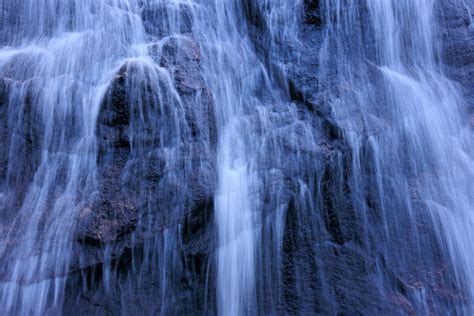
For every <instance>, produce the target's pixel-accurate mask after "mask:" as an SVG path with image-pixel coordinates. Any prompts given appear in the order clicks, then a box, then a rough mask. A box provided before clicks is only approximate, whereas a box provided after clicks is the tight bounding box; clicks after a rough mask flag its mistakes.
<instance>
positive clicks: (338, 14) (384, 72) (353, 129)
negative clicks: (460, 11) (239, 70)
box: [321, 0, 474, 314]
mask: <svg viewBox="0 0 474 316" xmlns="http://www.w3.org/2000/svg"><path fill="white" fill-rule="evenodd" d="M434 6H435V1H432V0H421V1H408V0H407V1H405V0H400V1H391V0H386V1H376V0H373V1H371V0H369V1H367V3H366V4H365V5H364V6H358V5H356V4H355V3H351V2H348V1H326V2H325V8H326V14H327V17H326V20H327V21H328V26H327V28H326V31H325V32H326V35H325V43H324V44H323V45H324V48H323V49H322V51H321V58H322V60H323V62H324V63H325V64H326V65H328V67H323V75H322V76H323V77H324V76H330V75H332V74H334V73H335V76H336V77H337V80H336V81H335V82H331V83H328V85H331V88H329V89H327V93H326V94H327V98H328V102H330V103H331V104H332V110H333V114H334V116H335V117H336V119H337V120H338V121H339V122H340V125H341V126H343V127H344V128H343V129H344V134H345V137H346V138H347V140H348V142H349V144H350V146H351V148H352V151H353V161H352V165H353V166H352V168H353V172H354V174H353V179H352V183H353V185H354V188H355V189H356V191H359V192H356V193H355V196H354V199H355V200H358V203H361V205H362V208H364V209H365V210H364V213H365V214H364V215H363V216H364V217H365V219H364V221H366V223H367V224H369V223H370V221H371V220H370V219H369V218H370V217H371V216H373V215H372V214H370V212H371V211H370V210H369V209H368V207H367V205H364V204H365V202H364V201H363V200H362V199H363V195H364V192H362V191H360V190H362V188H364V187H365V186H366V185H368V186H369V187H370V183H367V181H368V180H367V179H368V177H371V176H373V177H374V178H373V180H372V181H373V188H369V190H374V195H375V196H376V200H377V201H378V202H377V203H378V207H377V210H376V211H377V212H378V214H377V215H376V216H377V217H379V218H380V221H381V224H382V225H383V229H384V231H385V233H384V235H385V236H384V237H385V238H386V239H385V240H380V241H379V243H380V244H383V247H384V248H385V249H384V252H385V260H387V261H389V262H397V261H398V262H399V263H400V264H401V266H402V267H399V268H402V269H403V270H404V271H410V270H411V269H412V267H409V266H407V264H408V265H409V263H407V262H403V261H404V260H406V258H407V256H406V254H402V253H397V252H398V251H400V250H402V251H404V249H407V248H405V247H411V246H408V245H404V246H402V247H401V249H396V248H397V247H398V246H395V244H398V243H399V240H398V239H399V238H406V240H408V239H410V237H409V236H410V234H414V239H415V243H416V245H415V249H416V248H418V247H419V248H418V251H419V252H420V255H421V256H423V258H422V261H424V262H425V264H426V266H425V267H426V268H427V269H426V271H425V273H426V272H427V270H429V268H428V267H429V266H430V265H432V264H433V263H434V262H435V261H436V258H434V257H430V256H432V254H431V253H430V250H428V249H429V248H428V249H427V248H424V247H425V245H426V242H425V241H423V238H424V236H423V233H422V231H423V228H422V227H421V226H422V225H423V224H421V223H422V222H425V221H428V223H429V225H434V226H435V227H436V231H437V236H436V237H437V238H438V239H439V241H440V243H441V244H442V245H443V248H444V249H439V250H435V252H447V253H449V257H450V259H451V264H452V265H453V267H454V268H455V271H456V282H457V284H458V285H460V286H462V284H469V288H468V290H469V291H468V292H467V293H466V295H467V296H468V297H472V294H473V293H472V284H473V279H472V266H473V262H472V258H473V255H472V254H473V250H474V249H473V247H472V244H471V243H470V240H472V238H473V235H472V229H471V228H472V223H473V219H474V217H473V216H474V213H473V210H474V199H473V197H474V195H473V193H474V191H473V190H474V169H473V166H474V164H473V162H474V160H473V159H474V152H473V150H472V148H473V146H472V144H473V143H472V140H473V134H472V129H471V128H470V127H469V125H467V123H468V122H467V121H466V120H465V117H466V116H465V115H466V114H465V111H466V105H465V104H464V103H463V102H464V101H463V98H462V97H461V95H460V94H459V92H458V91H457V89H456V87H455V86H454V84H453V82H451V81H450V80H449V79H447V78H446V76H445V75H444V72H443V65H442V62H441V60H442V58H441V56H440V50H441V47H440V46H439V44H440V42H439V39H438V37H437V35H436V31H437V27H438V26H437V23H436V21H435V15H434ZM330 67H334V68H332V69H330ZM328 80H329V79H328ZM367 151H368V152H367ZM368 164H371V165H372V167H370V168H367V165H368ZM370 169H372V170H370ZM371 173H373V175H371ZM369 181H370V180H369ZM404 212H406V214H407V216H408V218H410V219H411V223H410V224H409V227H408V228H407V227H404V226H405V225H404V224H403V223H402V218H403V217H404V216H405V215H403V213H404ZM393 221H395V223H394V222H393ZM397 223H398V225H399V227H397ZM418 223H420V224H418ZM401 227H403V228H401ZM404 236H405V237H404ZM367 237H368V236H367ZM368 238H369V237H368ZM366 242H368V240H367V241H366ZM401 243H402V244H403V243H405V241H401ZM430 243H431V244H432V242H430ZM388 258H389V259H388ZM404 265H405V266H404ZM403 266H404V267H403ZM379 278H380V279H383V276H379ZM417 300H419V302H418V307H417V310H418V312H419V313H425V312H426V310H427V309H428V310H429V308H430V307H429V304H430V303H429V302H427V301H426V298H424V297H419V298H418V299H417ZM431 304H432V303H431ZM435 308H436V307H435ZM467 308H468V310H464V311H463V312H462V311H458V313H466V314H469V313H470V312H469V311H470V310H471V308H472V305H471V304H469V306H468V307H467Z"/></svg>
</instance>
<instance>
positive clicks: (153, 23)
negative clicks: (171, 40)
mask: <svg viewBox="0 0 474 316" xmlns="http://www.w3.org/2000/svg"><path fill="white" fill-rule="evenodd" d="M141 17H142V19H143V26H144V27H145V32H146V33H147V34H148V35H149V36H151V37H154V38H161V37H164V36H169V35H172V32H175V31H176V30H178V31H179V32H180V33H190V32H191V31H192V26H193V15H192V11H191V7H190V6H189V5H188V4H186V3H173V2H165V3H158V4H149V3H147V4H145V5H144V6H143V7H142V10H141Z"/></svg>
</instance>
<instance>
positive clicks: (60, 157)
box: [0, 0, 143, 314]
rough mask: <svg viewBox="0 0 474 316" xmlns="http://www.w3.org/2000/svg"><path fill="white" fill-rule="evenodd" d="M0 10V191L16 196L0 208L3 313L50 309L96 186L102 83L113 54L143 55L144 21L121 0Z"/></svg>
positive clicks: (60, 292)
mask: <svg viewBox="0 0 474 316" xmlns="http://www.w3.org/2000/svg"><path fill="white" fill-rule="evenodd" d="M135 6H136V4H135ZM0 7H1V8H2V10H3V11H2V17H5V18H2V44H4V46H3V47H2V49H1V50H0V65H1V66H0V73H1V74H2V76H1V77H2V81H3V82H2V83H3V84H4V85H5V86H6V90H7V103H8V115H9V120H8V128H9V130H10V131H12V134H11V136H10V137H11V139H10V142H9V144H10V146H9V152H8V157H9V159H8V162H7V163H8V165H9V168H8V171H7V175H6V181H8V183H7V185H6V186H5V187H4V188H5V189H4V192H5V194H6V195H8V194H13V195H14V198H11V199H5V200H4V201H7V202H8V203H7V204H4V205H2V208H3V209H5V210H7V211H5V212H11V213H10V214H8V213H7V214H6V216H7V217H8V218H10V222H8V226H9V228H8V229H6V230H5V231H4V233H3V237H2V238H3V240H4V243H3V245H2V249H1V250H2V257H3V259H2V261H3V263H2V266H3V268H2V280H3V281H2V283H1V290H0V292H1V294H0V298H1V305H2V311H3V312H4V313H7V314H30V313H38V314H41V313H45V312H58V311H60V310H61V309H62V301H63V299H64V285H65V282H66V278H67V274H68V269H69V261H70V258H71V256H72V254H71V247H72V238H73V233H74V230H75V223H76V220H77V216H78V214H79V212H80V211H81V210H82V209H83V208H85V207H86V206H87V205H89V204H91V203H92V202H93V200H94V198H95V196H96V192H97V191H96V190H97V187H96V179H95V175H96V156H97V155H96V150H97V144H96V139H95V136H94V131H95V122H96V117H97V113H98V109H99V106H100V102H101V99H102V94H103V91H104V88H103V87H104V86H105V85H107V84H108V82H109V80H110V78H111V77H112V76H113V75H114V73H115V71H116V69H115V68H116V67H117V66H118V62H119V61H120V60H121V59H124V58H128V57H132V56H137V55H139V54H140V53H141V52H140V51H139V50H137V49H135V48H134V47H132V45H133V44H137V43H140V42H141V41H142V40H143V27H142V25H141V22H140V20H139V19H137V18H136V15H134V13H133V12H134V10H136V8H135V7H134V4H133V3H130V2H128V1H81V2H71V1H60V0H54V1H52V0H45V1H27V0H24V1H8V0H5V1H2V2H1V3H0ZM18 111H22V112H23V113H21V114H20V115H19V114H18ZM17 131H20V133H17ZM29 131H34V132H33V133H31V132H29ZM18 167H21V168H18ZM25 170H27V171H28V172H30V174H28V175H21V174H22V173H23V172H24V171H25ZM25 178H26V179H25ZM15 179H16V181H15ZM18 179H21V181H22V183H19V182H18V181H19V180H18ZM8 185H11V187H9V186H8ZM15 199H19V201H18V200H17V202H16V203H15V202H14V201H15ZM12 213H13V214H12Z"/></svg>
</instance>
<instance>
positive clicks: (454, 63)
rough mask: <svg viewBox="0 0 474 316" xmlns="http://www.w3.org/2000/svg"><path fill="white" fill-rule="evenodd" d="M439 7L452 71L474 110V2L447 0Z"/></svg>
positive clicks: (451, 75) (447, 57)
mask: <svg viewBox="0 0 474 316" xmlns="http://www.w3.org/2000/svg"><path fill="white" fill-rule="evenodd" d="M437 9H438V11H437V12H438V16H439V20H440V22H441V30H440V32H441V36H442V40H443V41H442V42H443V50H442V55H443V59H444V61H445V63H446V65H447V67H448V69H447V70H448V74H449V76H450V77H451V78H452V79H454V80H455V81H457V82H458V83H459V84H460V86H461V90H462V92H463V94H464V96H465V97H466V99H467V101H468V105H469V109H470V112H471V113H474V89H473V88H472V87H474V3H473V2H472V1H448V0H443V1H440V2H439V3H438V4H437Z"/></svg>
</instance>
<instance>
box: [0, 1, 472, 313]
mask: <svg viewBox="0 0 474 316" xmlns="http://www.w3.org/2000/svg"><path fill="white" fill-rule="evenodd" d="M414 1H416V0H414ZM138 2H139V3H140V10H139V13H140V19H142V21H143V28H144V31H145V34H146V49H147V55H146V56H144V57H143V56H141V57H137V58H130V59H127V60H125V61H124V62H123V64H122V65H121V67H119V69H118V70H117V72H116V74H115V76H114V77H113V78H112V80H110V82H109V83H108V86H107V88H106V89H105V92H104V95H103V98H102V101H101V105H100V109H99V111H98V114H97V123H96V129H95V131H94V136H95V137H96V142H97V143H96V150H97V169H96V171H95V174H94V175H93V176H94V177H95V179H96V184H97V192H95V193H94V196H93V197H92V198H91V199H90V200H91V201H92V202H91V203H89V204H88V205H83V206H82V208H81V210H80V211H79V213H78V218H77V225H76V226H75V233H74V240H73V246H72V248H73V253H74V256H73V258H72V259H71V264H70V271H69V275H68V277H67V283H66V292H65V293H66V294H65V302H64V313H65V314H68V315H69V314H70V315H88V314H91V315H95V314H97V315H116V314H137V315H154V314H170V315H174V314H185V315H186V314H189V315H195V314H215V313H216V312H217V302H216V293H215V291H216V290H215V288H216V287H215V284H216V278H217V271H216V260H217V259H216V257H217V251H218V244H217V227H216V224H215V214H214V212H215V210H214V207H215V205H214V197H215V196H216V194H220V192H218V191H217V183H218V175H217V170H216V169H217V153H216V151H217V147H218V141H219V137H218V135H219V133H218V131H219V122H218V120H217V117H218V115H217V111H219V106H220V105H219V104H215V98H214V94H215V93H216V91H212V88H211V87H210V86H209V83H208V82H207V81H206V74H205V71H204V70H203V56H202V51H201V49H202V45H203V41H205V40H208V39H207V38H202V37H201V38H199V36H197V34H196V33H197V32H196V31H195V29H194V27H195V22H196V21H195V19H196V14H197V13H196V11H197V10H199V8H196V7H194V6H193V5H190V4H188V3H187V2H186V3H184V2H183V3H177V2H176V1H163V3H160V4H154V5H151V4H148V3H147V2H146V1H138ZM287 2H288V1H287ZM289 2H291V1H289ZM294 2H297V1H294ZM275 3H280V2H279V1H278V0H275ZM341 5H342V6H345V5H349V4H347V1H342V2H341ZM240 6H241V7H242V8H243V10H244V12H242V13H243V17H242V18H243V19H245V21H242V29H241V30H238V31H239V32H245V36H243V37H245V38H246V37H249V38H250V40H249V43H251V45H252V46H253V47H252V48H251V49H252V52H254V53H255V56H256V60H257V61H258V62H255V65H256V68H258V67H263V68H265V74H266V75H268V77H266V78H260V79H259V80H260V81H259V80H255V81H257V82H272V84H274V85H275V87H274V88H275V89H276V90H278V93H275V94H276V95H278V98H275V97H274V96H270V95H269V94H270V93H269V92H268V89H267V90H266V89H265V86H264V84H261V86H262V87H263V88H261V87H260V86H258V87H256V88H255V90H259V89H260V88H261V90H259V91H257V92H255V95H256V96H258V97H259V98H260V99H259V102H261V104H259V106H258V111H257V110H256V111H253V112H252V111H250V110H248V109H247V108H245V109H246V110H248V111H244V112H245V113H244V115H245V117H246V121H245V122H246V123H247V124H248V125H249V130H251V131H252V132H253V133H254V134H253V135H258V136H259V138H261V141H257V140H255V139H252V138H251V137H248V138H246V140H247V141H248V142H249V143H253V142H254V143H255V147H256V149H255V152H256V155H255V157H254V158H253V159H254V160H255V165H256V166H257V169H258V170H257V171H256V173H257V174H258V177H259V179H260V181H261V183H260V186H259V187H258V188H257V189H256V190H257V191H258V194H259V197H260V201H259V203H260V204H259V206H261V209H262V212H261V214H260V213H259V214H258V219H257V222H258V224H259V228H258V229H256V230H258V235H259V236H265V237H264V238H261V240H262V242H261V245H259V246H258V247H257V249H256V250H255V252H256V257H257V258H258V260H257V262H256V263H255V265H256V273H255V274H256V290H255V296H256V302H257V305H258V306H255V307H254V309H253V312H254V313H255V314H304V315H306V314H308V315H310V314H323V315H325V314H341V315H346V314H348V315H352V314H382V313H386V314H390V315H391V314H419V313H423V312H426V311H429V312H432V313H436V312H437V311H438V310H441V311H458V310H457V307H458V306H464V305H466V304H467V300H468V299H469V298H468V297H467V294H466V289H464V288H462V287H461V286H459V284H458V282H457V280H456V276H455V274H454V269H453V267H452V266H451V263H450V262H447V261H446V258H445V257H443V254H444V253H445V252H446V250H445V249H442V247H443V245H442V243H440V241H439V240H438V235H437V232H436V231H435V228H434V227H433V226H432V222H431V219H430V218H429V217H430V214H428V213H427V211H426V209H425V207H423V205H421V204H422V202H421V201H418V200H417V194H418V192H417V190H418V189H419V188H418V182H419V181H421V180H420V179H416V178H413V179H410V183H407V184H406V189H407V190H408V191H409V193H408V194H409V195H410V198H411V200H412V202H413V205H414V209H413V210H411V211H412V212H413V213H415V214H416V216H414V217H410V216H412V215H411V214H408V210H407V211H405V209H406V208H407V207H406V206H405V205H403V203H402V202H401V199H398V196H397V192H396V190H395V189H393V191H390V192H386V194H387V195H392V196H393V203H392V204H391V205H388V206H386V207H387V208H388V209H391V210H400V211H399V212H393V213H391V214H388V215H386V214H384V213H383V212H381V211H380V210H381V209H382V206H381V205H380V204H381V203H382V202H381V201H380V200H379V199H378V194H379V193H380V192H378V190H380V188H379V183H380V182H383V184H387V183H389V182H390V179H379V178H378V177H377V170H375V169H376V168H377V166H376V159H375V158H374V149H373V148H372V147H371V146H372V143H371V142H372V141H373V137H374V135H378V134H380V131H382V130H386V129H390V128H391V125H390V124H391V122H390V119H389V117H388V115H387V114H386V113H380V115H372V116H370V117H369V119H367V117H366V116H362V115H361V113H358V110H357V108H356V107H355V106H354V109H352V108H350V109H349V110H348V111H347V112H348V113H346V116H345V117H344V118H342V119H341V118H340V117H339V118H337V119H336V117H335V114H334V109H333V108H332V107H331V105H330V104H329V103H330V102H333V104H334V102H335V100H336V101H337V100H339V98H340V99H343V98H344V97H347V95H345V93H347V94H349V93H351V87H342V86H341V84H340V82H339V81H337V76H338V68H337V66H338V65H336V63H335V62H334V59H333V58H331V56H329V57H328V56H322V54H321V52H322V51H323V48H324V47H323V46H324V45H330V44H328V43H325V42H324V31H325V26H326V25H325V23H326V24H327V23H328V19H336V18H335V17H334V16H332V15H331V14H332V13H331V12H327V11H326V10H328V8H327V7H326V4H325V1H320V0H305V1H303V3H301V7H299V9H300V11H301V12H300V13H301V14H300V15H298V16H296V17H295V19H296V21H297V23H298V24H297V28H295V29H294V30H292V31H294V34H293V33H291V34H290V36H292V35H294V37H296V38H297V40H292V41H290V40H288V38H285V36H288V34H286V35H281V37H279V36H280V35H279V34H277V33H276V32H275V29H274V25H273V24H272V20H271V19H272V18H274V16H271V14H270V13H269V12H268V1H266V0H242V1H241V2H239V7H240ZM360 6H361V8H360V10H359V11H360V12H359V13H360V16H359V17H358V18H359V19H360V20H357V22H358V23H360V25H359V24H358V26H360V28H361V29H363V28H365V27H369V26H368V25H367V24H368V23H369V22H367V21H365V22H364V19H365V18H366V17H365V15H364V14H366V9H367V8H365V5H364V4H361V5H360ZM438 6H439V8H438V11H437V12H438V15H439V20H440V22H441V23H440V25H441V29H440V30H437V31H439V33H440V36H441V37H442V38H443V41H442V44H443V47H441V48H440V49H441V50H442V57H443V58H444V60H445V62H446V66H447V69H446V71H447V73H448V74H449V76H450V77H451V78H452V79H453V80H455V81H456V82H457V83H458V84H459V86H460V89H461V90H460V91H462V92H463V94H464V97H465V98H466V100H467V102H468V103H469V109H470V111H471V112H470V115H471V118H470V119H471V122H472V124H473V125H474V23H473V16H472V15H473V13H474V2H472V1H449V0H442V1H440V3H439V5H438ZM282 7H284V6H282ZM0 10H3V8H1V7H0ZM342 10H344V8H343V9H342ZM2 14H3V15H5V14H4V13H2ZM2 14H0V17H1V16H2ZM223 18H225V17H223ZM277 21H279V20H278V19H277ZM280 22H281V21H280ZM0 29H1V26H0ZM367 37H370V35H367ZM363 40H364V43H366V44H367V45H366V47H365V49H366V50H367V56H369V57H371V58H372V57H373V58H374V59H375V54H376V52H375V47H374V46H373V41H374V39H373V38H364V39H363ZM1 41H2V36H1V35H0V44H1ZM275 43H276V44H275ZM225 44H226V43H222V45H225ZM245 44H246V43H245ZM352 44H353V43H352V42H351V43H349V44H348V45H349V46H350V45H352ZM242 45H244V44H242ZM350 48H353V47H350ZM323 61H324V62H327V63H326V64H325V65H324V67H325V69H322V68H323V67H322V65H321V64H322V63H323ZM370 62H371V61H370V60H369V63H370ZM12 67H13V66H12ZM367 69H368V70H367V72H368V74H367V77H364V78H363V79H374V80H378V79H380V78H379V77H377V76H380V75H379V74H378V71H376V70H375V67H371V66H369V67H367ZM251 75H252V74H249V75H248V77H251ZM12 76H13V75H11V74H9V73H6V74H2V77H0V134H1V135H5V138H6V139H8V140H9V141H8V142H4V143H2V144H1V146H0V186H1V187H12V188H15V190H14V192H11V196H9V197H8V198H10V199H11V200H12V201H14V200H18V201H21V200H22V199H23V198H22V196H23V195H24V192H25V191H26V190H27V187H28V185H29V184H30V183H31V180H32V178H33V176H34V174H35V170H36V169H37V168H38V165H39V164H40V159H41V153H40V151H41V145H40V143H41V141H42V140H41V139H40V138H38V137H36V135H40V134H41V133H39V132H38V130H39V129H41V124H40V123H38V122H39V121H40V120H38V117H39V116H40V113H37V109H35V107H34V104H35V102H34V100H31V99H30V98H29V95H28V92H27V90H28V85H33V84H38V83H36V82H34V81H32V82H31V83H28V84H25V83H24V82H23V81H22V79H23V78H11V77H12ZM249 80H250V79H249ZM368 81H370V80H368ZM239 84H243V83H239ZM20 86H21V87H22V88H21V89H20ZM12 87H13V88H12ZM22 89H24V90H22ZM12 91H13V92H12ZM327 91H331V93H333V94H332V95H331V98H332V99H331V98H330V97H328V94H327ZM347 91H349V92H347ZM13 93H17V95H15V94H13ZM252 93H253V92H252ZM252 96H253V95H252ZM377 97H378V96H375V97H374V98H377ZM9 98H15V102H16V103H12V101H10V100H9ZM21 98H23V99H21ZM7 104H10V107H11V106H12V105H13V106H15V105H18V104H21V105H22V107H21V109H19V110H15V111H12V109H9V108H8V106H7ZM253 105H254V104H253V103H252V104H250V105H246V106H247V107H248V108H251V106H253ZM256 108H257V107H256ZM247 112H248V113H247ZM367 120H368V121H367ZM20 121H21V122H23V123H22V124H18V122H20ZM349 121H350V122H349ZM346 123H347V124H346ZM349 123H350V124H349ZM266 124H268V125H269V126H271V127H272V128H271V130H267V126H266ZM348 125H350V128H351V129H349V128H348ZM351 132H354V134H357V135H358V136H360V139H359V141H360V147H358V148H357V150H354V148H353V147H351V144H349V142H350V140H349V136H350V135H353V134H351ZM10 146H18V147H19V148H20V149H19V150H16V151H15V152H20V153H22V158H21V159H18V160H16V161H15V157H9V156H8V153H9V147H10ZM282 148H283V149H282ZM282 152H284V154H282ZM7 166H8V168H15V169H22V170H24V172H23V173H22V176H21V177H14V176H12V175H17V174H16V173H10V172H9V169H8V168H7ZM387 186H389V185H387ZM2 198H3V197H2ZM7 211H8V210H0V212H3V213H5V214H7V213H8V212H7ZM7 215H8V214H7ZM7 215H5V217H6V216H7ZM413 218H415V219H416V221H415V222H413V221H412V220H413ZM420 249H427V251H426V253H428V255H427V256H425V255H424V253H422V252H420ZM399 258H403V260H401V259H400V260H398V259H399ZM229 286H232V285H229ZM423 304H426V305H423ZM0 311H1V310H0Z"/></svg>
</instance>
